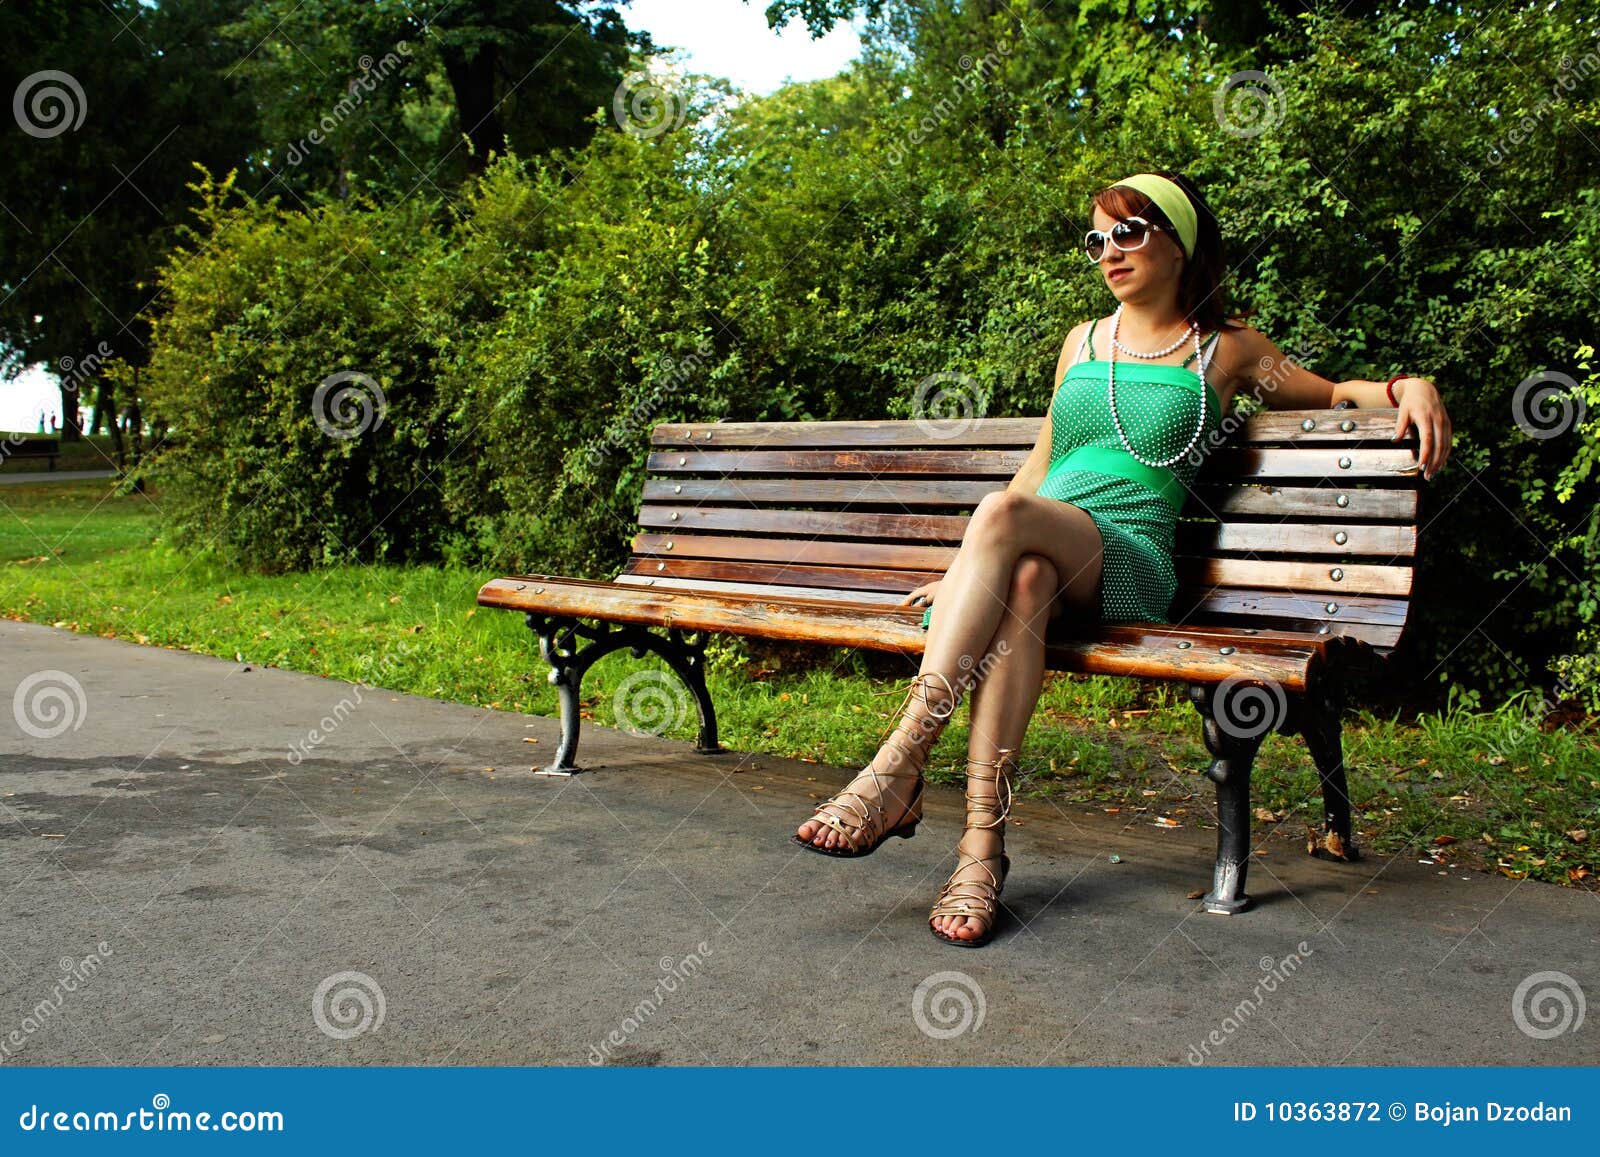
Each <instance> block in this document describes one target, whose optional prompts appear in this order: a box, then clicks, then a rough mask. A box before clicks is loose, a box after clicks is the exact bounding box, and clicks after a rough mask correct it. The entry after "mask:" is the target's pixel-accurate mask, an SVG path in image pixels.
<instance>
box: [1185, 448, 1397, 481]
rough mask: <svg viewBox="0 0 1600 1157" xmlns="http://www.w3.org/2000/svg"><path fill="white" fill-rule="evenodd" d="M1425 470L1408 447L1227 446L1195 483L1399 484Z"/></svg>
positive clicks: (1209, 457) (1208, 460) (1214, 455)
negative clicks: (1358, 481)
mask: <svg viewBox="0 0 1600 1157" xmlns="http://www.w3.org/2000/svg"><path fill="white" fill-rule="evenodd" d="M1346 463H1347V464H1348V465H1346ZM1421 469H1422V468H1421V466H1420V465H1419V464H1418V462H1417V457H1416V455H1415V454H1413V453H1412V452H1411V451H1410V450H1409V449H1404V448H1395V449H1390V448H1388V447H1385V448H1383V449H1371V448H1367V447H1352V448H1349V449H1329V450H1321V449H1317V450H1307V449H1302V448H1298V447H1271V446H1268V447H1254V446H1251V447H1232V446H1224V447H1220V448H1218V449H1216V450H1213V451H1212V452H1211V453H1210V454H1207V455H1206V459H1205V461H1204V462H1203V463H1201V466H1200V472H1199V474H1198V475H1197V476H1196V477H1195V481H1196V482H1197V483H1198V482H1205V481H1208V480H1210V479H1214V478H1218V477H1223V478H1230V479H1236V480H1249V479H1269V478H1326V479H1329V480H1330V481H1333V482H1334V483H1335V484H1336V485H1342V484H1344V483H1345V481H1346V480H1348V479H1362V480H1370V479H1382V480H1386V481H1398V480H1400V479H1409V478H1415V477H1416V476H1417V475H1418V474H1419V473H1420V472H1421Z"/></svg>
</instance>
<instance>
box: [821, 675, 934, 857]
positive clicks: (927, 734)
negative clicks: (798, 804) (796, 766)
mask: <svg viewBox="0 0 1600 1157" xmlns="http://www.w3.org/2000/svg"><path fill="white" fill-rule="evenodd" d="M941 684H942V686H941ZM919 691H920V692H921V694H920V695H919V694H918V692H919ZM918 700H920V706H919V708H918V709H917V710H916V711H915V712H913V711H912V710H911V709H910V707H911V704H912V703H913V702H914V701H918ZM955 706H956V694H955V688H954V687H952V686H951V685H950V681H949V680H948V679H946V678H945V677H944V676H943V675H941V674H940V673H939V672H937V671H925V672H922V673H921V674H919V675H917V676H916V677H915V678H914V679H912V681H911V686H910V688H908V689H907V691H906V699H905V702H904V703H902V705H901V707H902V711H901V716H900V719H899V721H898V722H897V724H896V726H895V728H894V730H893V731H892V732H891V733H890V735H889V737H888V738H887V739H886V740H885V741H884V742H883V743H882V744H881V745H880V746H879V748H878V752H877V754H876V755H874V756H873V757H872V762H871V763H869V764H868V765H867V766H866V767H865V768H863V769H862V770H861V772H860V774H858V775H857V776H856V777H855V778H854V779H852V780H851V781H850V782H849V784H847V785H846V786H845V788H844V790H842V791H840V792H839V793H838V794H837V795H835V796H834V797H833V798H832V799H830V800H828V801H827V802H826V803H824V804H822V805H820V806H819V807H818V808H817V815H816V816H814V817H812V818H811V819H808V820H807V821H806V822H805V823H803V824H801V825H800V828H799V830H798V831H796V832H795V839H797V840H799V841H800V842H801V843H805V844H809V845H811V846H812V847H814V848H817V849H818V850H820V851H827V852H839V853H843V854H846V855H865V854H866V853H867V852H869V851H871V850H872V849H873V848H875V847H876V846H877V843H878V842H879V841H880V840H881V839H882V838H884V837H885V835H886V833H889V832H893V831H895V830H896V829H897V828H901V827H903V826H904V825H905V824H906V821H907V818H908V817H909V816H910V815H911V813H912V812H913V811H915V812H916V813H917V815H918V817H920V815H921V807H920V801H919V798H918V797H919V791H920V788H921V785H922V767H923V765H924V764H925V763H926V762H927V759H928V750H929V748H931V747H932V746H933V743H934V741H935V740H937V739H938V737H939V733H940V732H942V731H943V730H944V725H945V723H946V722H947V721H948V720H949V718H950V716H951V715H952V714H953V713H954V711H955ZM824 816H826V817H829V818H828V819H824V818H822V817H824ZM830 820H831V822H830ZM913 826H914V823H913ZM841 828H842V829H843V830H842V831H841V830H840V829H841Z"/></svg>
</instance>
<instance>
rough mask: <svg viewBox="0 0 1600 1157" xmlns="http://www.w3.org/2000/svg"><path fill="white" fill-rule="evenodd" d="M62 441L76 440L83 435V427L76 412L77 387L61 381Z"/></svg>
mask: <svg viewBox="0 0 1600 1157" xmlns="http://www.w3.org/2000/svg"><path fill="white" fill-rule="evenodd" d="M59 436H60V438H61V440H62V441H63V442H77V441H79V440H80V439H82V437H83V427H82V425H81V419H80V417H79V413H78V387H77V386H74V385H69V384H67V383H66V382H62V383H61V430H60V434H59Z"/></svg>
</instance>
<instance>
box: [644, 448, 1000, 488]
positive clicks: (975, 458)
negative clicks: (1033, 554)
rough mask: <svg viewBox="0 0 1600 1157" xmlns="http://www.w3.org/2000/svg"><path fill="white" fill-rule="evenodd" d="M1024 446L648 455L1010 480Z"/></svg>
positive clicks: (778, 467) (669, 461) (736, 467)
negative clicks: (969, 448) (961, 475)
mask: <svg viewBox="0 0 1600 1157" xmlns="http://www.w3.org/2000/svg"><path fill="white" fill-rule="evenodd" d="M1028 449H1029V448H1028V447H1021V448H1018V449H1014V450H874V449H865V450H706V449H702V448H701V447H699V446H696V447H695V448H694V449H692V450H690V449H684V450H682V451H678V450H664V451H660V452H658V453H654V454H651V455H650V457H649V458H648V459H647V460H646V463H645V465H646V468H647V469H648V470H649V471H650V472H651V473H652V474H668V475H675V474H738V475H745V474H767V475H778V476H783V477H793V476H795V475H799V474H823V475H830V474H831V475H835V476H838V477H841V478H847V477H850V476H852V475H870V476H877V475H881V474H904V475H909V476H915V475H919V474H921V475H926V474H965V475H969V476H973V477H989V478H1004V479H1006V480H1007V481H1009V480H1010V479H1011V478H1012V477H1013V476H1014V475H1015V474H1016V472H1017V471H1018V470H1020V469H1021V468H1022V464H1023V463H1024V462H1026V461H1027V460H1028Z"/></svg>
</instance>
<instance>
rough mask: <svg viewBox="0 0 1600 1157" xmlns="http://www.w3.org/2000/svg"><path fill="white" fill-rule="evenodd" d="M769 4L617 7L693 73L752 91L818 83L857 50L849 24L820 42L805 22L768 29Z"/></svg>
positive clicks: (646, 2)
mask: <svg viewBox="0 0 1600 1157" xmlns="http://www.w3.org/2000/svg"><path fill="white" fill-rule="evenodd" d="M766 8H767V0H749V3H744V2H743V0H633V3H632V4H630V5H628V6H627V7H626V8H622V9H620V11H621V12H622V19H623V21H624V22H625V23H626V24H627V25H628V27H629V28H642V29H645V30H646V31H648V32H649V33H650V35H651V37H652V38H653V39H654V40H655V42H656V43H657V44H658V45H661V46H663V47H667V46H675V47H678V48H682V49H684V50H685V54H686V60H685V64H686V65H687V66H688V67H689V69H690V70H692V71H694V72H705V73H710V74H711V75H712V76H725V77H727V78H728V79H729V80H731V81H732V82H733V83H734V85H735V86H737V87H739V88H742V89H744V90H745V91H747V92H753V93H763V94H764V93H770V92H773V91H775V90H776V89H778V88H780V87H781V86H782V85H783V82H784V81H785V80H820V79H821V78H822V77H825V76H833V75H834V74H835V73H838V72H840V71H842V70H843V69H844V67H845V66H846V65H847V64H849V63H850V61H851V60H853V59H854V58H855V56H856V54H857V53H859V52H860V51H861V41H860V40H859V38H858V37H857V36H856V30H855V29H854V28H853V27H852V26H851V25H849V24H835V25H834V26H833V29H832V30H831V31H830V32H829V33H828V34H827V35H826V36H824V37H823V38H822V39H821V40H813V39H811V33H810V32H809V31H808V30H807V29H806V26H805V24H804V22H802V21H800V20H791V21H790V22H789V24H788V26H787V27H786V28H784V30H783V31H782V32H781V33H777V32H773V31H772V30H770V29H769V28H768V27H767V18H766V16H765V12H766Z"/></svg>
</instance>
